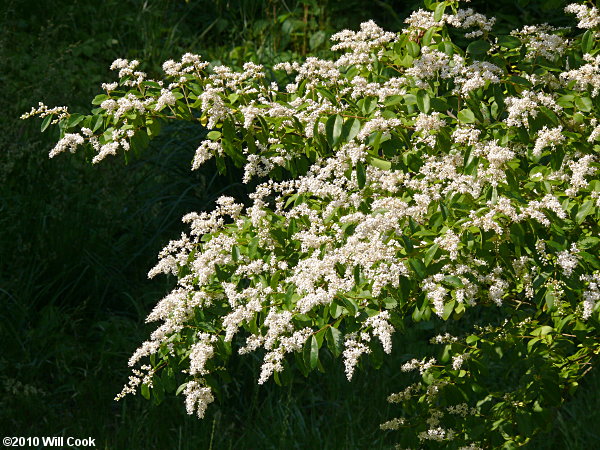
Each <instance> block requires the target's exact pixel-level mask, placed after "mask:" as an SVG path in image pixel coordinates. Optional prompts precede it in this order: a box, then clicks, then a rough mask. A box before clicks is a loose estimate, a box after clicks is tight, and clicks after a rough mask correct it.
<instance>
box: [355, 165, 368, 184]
mask: <svg viewBox="0 0 600 450" xmlns="http://www.w3.org/2000/svg"><path fill="white" fill-rule="evenodd" d="M356 181H357V182H358V187H359V188H361V189H362V188H364V187H365V184H366V182H367V171H366V169H365V165H364V164H363V163H362V161H358V162H357V163H356Z"/></svg>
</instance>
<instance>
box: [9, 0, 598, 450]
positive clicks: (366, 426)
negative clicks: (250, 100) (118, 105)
mask: <svg viewBox="0 0 600 450" xmlns="http://www.w3.org/2000/svg"><path fill="white" fill-rule="evenodd" d="M564 3H565V2H562V1H560V0H557V1H549V2H527V1H520V2H517V3H515V2H512V1H502V2H500V1H499V2H493V3H491V2H484V1H473V2H472V6H473V7H474V8H476V9H477V10H479V11H481V12H484V13H487V14H489V15H496V16H498V17H499V20H500V24H499V26H500V27H506V28H513V27H514V26H515V25H516V24H518V23H535V22H540V21H543V22H546V21H548V22H551V23H555V24H558V25H560V24H561V23H563V22H564V18H563V16H562V13H560V6H562V5H564ZM415 4H418V2H403V1H399V0H375V1H370V0H347V1H340V0H328V1H316V0H312V1H311V0H304V1H299V0H298V1H293V0H289V1H287V2H286V1H282V0H260V1H259V0H252V1H250V0H229V1H226V0H215V1H193V0H191V1H189V2H185V1H183V0H181V1H180V0H154V1H148V2H138V1H135V0H125V1H116V0H107V1H104V2H70V1H66V0H49V1H47V2H44V7H43V8H40V6H39V5H40V4H39V2H35V1H32V0H6V1H5V2H3V4H2V6H1V7H0V24H1V26H0V61H2V62H1V63H0V64H3V67H2V68H1V70H0V85H1V86H3V94H4V95H2V96H0V108H1V110H2V111H3V116H4V117H3V120H2V122H1V123H0V128H1V130H2V131H1V132H0V180H1V183H0V304H1V305H2V310H1V312H0V342H2V349H3V352H2V354H1V355H0V430H2V431H3V433H2V434H3V435H11V436H52V435H55V436H56V435H64V436H74V437H80V438H83V437H87V436H88V435H89V436H91V437H95V438H97V441H96V442H97V444H98V446H99V447H101V448H159V449H162V448H178V449H185V448H215V449H221V448H234V449H237V448H261V449H262V448H265V449H267V448H273V449H278V448H331V449H334V448H349V449H351V448H369V449H371V448H384V447H385V438H386V436H385V434H384V433H381V432H379V431H378V425H379V423H380V422H381V421H382V420H383V418H385V417H388V414H386V409H387V408H388V406H387V403H386V402H385V397H386V396H387V395H388V394H389V393H390V392H391V389H390V388H389V387H388V383H391V384H393V380H394V378H395V377H397V376H398V375H397V372H398V366H399V363H398V361H401V360H402V358H403V357H405V355H402V354H400V352H398V354H396V355H393V357H392V358H389V359H387V360H386V362H385V365H384V367H383V368H382V369H381V370H379V371H371V372H372V373H369V371H364V372H359V373H357V376H356V379H355V380H354V381H353V382H352V383H351V384H348V382H347V381H346V379H345V377H344V374H343V370H342V367H337V368H336V370H337V372H336V376H334V377H325V376H320V374H316V375H311V377H310V379H309V380H308V381H307V382H305V383H301V384H295V385H292V386H290V387H289V388H285V389H281V388H278V387H274V386H273V385H271V384H268V385H267V386H261V387H259V386H258V385H257V384H256V379H255V376H256V375H255V374H256V373H257V372H258V371H257V367H258V365H259V361H258V360H251V361H250V362H249V361H248V358H245V359H244V360H241V359H240V360H236V361H235V363H234V365H233V366H234V367H233V368H232V373H235V374H244V375H241V376H240V377H239V378H236V379H235V380H234V381H232V383H230V385H229V386H228V389H229V392H228V395H226V396H224V397H225V399H224V400H222V401H221V403H220V404H218V405H214V407H211V409H210V411H209V413H208V415H207V418H206V419H205V420H204V421H198V420H197V419H196V418H195V417H189V416H187V415H186V414H185V411H184V409H183V407H182V405H181V401H180V399H179V398H167V399H165V401H164V402H163V404H161V405H160V407H153V406H151V405H150V404H149V403H147V402H146V401H145V400H143V399H141V398H139V397H135V398H128V399H126V400H124V401H122V402H120V403H115V402H114V401H113V397H114V395H115V394H116V393H117V392H119V391H120V389H121V387H122V385H123V383H124V382H125V381H126V379H127V376H128V375H129V371H128V368H127V359H128V358H129V355H130V354H131V353H132V351H133V350H134V349H135V347H136V346H137V345H138V343H139V342H141V341H142V340H143V338H144V337H145V336H147V334H148V332H149V328H148V327H146V326H145V325H144V324H143V319H144V318H145V316H146V315H147V313H148V312H149V311H150V309H151V307H152V306H153V305H154V304H155V303H156V301H157V300H158V299H159V298H161V297H162V295H163V294H164V293H166V292H167V291H168V288H169V286H170V285H171V284H172V283H171V282H170V281H169V280H165V279H159V280H154V281H151V282H150V281H148V280H147V279H146V276H145V274H146V272H147V270H148V269H149V268H150V267H152V266H153V264H154V262H155V260H156V253H157V252H158V251H159V250H160V248H162V247H163V245H164V244H166V243H167V242H168V241H169V239H172V238H174V237H176V236H178V234H179V233H180V231H181V230H182V229H183V226H182V225H181V223H180V217H181V216H182V215H183V214H185V213H187V212H189V211H192V210H203V209H210V208H211V206H212V202H213V201H214V199H215V198H216V197H218V196H219V195H221V194H223V193H229V194H230V195H233V196H236V197H243V194H244V192H245V188H244V187H243V186H241V185H240V184H239V182H238V180H239V179H240V177H239V176H237V174H236V173H235V172H233V171H230V172H229V175H227V176H217V175H215V173H216V171H215V170H214V167H211V166H210V165H207V166H204V167H203V168H202V169H201V170H200V171H198V172H191V171H190V170H189V168H190V161H191V159H192V157H193V152H194V150H195V148H196V146H197V143H198V142H200V141H201V139H202V137H203V134H204V133H205V130H203V129H201V128H200V127H198V128H197V127H183V128H182V127H172V128H170V129H169V130H167V131H165V132H164V133H163V136H164V137H162V138H160V139H158V140H156V141H155V142H154V143H153V144H152V148H150V149H149V151H148V152H147V153H146V154H145V155H143V156H142V157H140V158H139V159H137V160H135V161H133V162H132V163H130V164H129V165H127V166H125V165H124V164H123V163H122V161H120V160H118V159H114V160H112V161H105V162H104V163H103V164H102V165H100V166H98V167H92V166H90V165H89V164H88V163H87V162H85V161H83V160H81V158H78V157H71V158H69V157H65V158H57V159H55V160H52V161H49V160H48V158H47V152H48V150H49V149H50V148H51V147H52V143H53V142H54V140H55V137H56V136H52V135H49V134H46V135H40V134H39V128H38V127H39V123H36V122H35V121H27V122H23V121H18V120H17V118H18V116H19V115H20V114H21V113H23V112H25V111H27V110H28V109H29V108H30V107H31V106H32V105H35V104H37V101H44V102H45V103H46V104H48V105H55V104H56V105H62V104H65V103H66V104H67V105H68V106H70V107H71V108H72V109H73V110H77V109H79V110H86V109H87V108H89V106H88V101H89V99H90V98H92V97H93V96H94V94H95V93H97V91H98V89H99V84H100V83H101V82H102V81H108V80H111V79H112V78H111V75H110V74H109V71H108V66H109V65H110V63H111V61H112V60H114V59H115V58H117V57H129V58H137V59H140V60H141V61H144V64H145V65H146V66H145V69H146V70H147V71H148V72H149V73H155V72H157V71H158V70H159V68H160V65H161V63H162V62H163V61H164V60H166V59H169V58H173V57H178V56H179V55H180V54H182V53H184V52H187V51H192V52H197V53H200V54H202V55H204V56H205V57H206V58H207V59H209V60H213V61H215V63H220V62H223V63H228V64H234V65H239V64H240V63H241V62H243V61H245V60H248V59H253V60H256V61H260V62H265V63H272V62H276V61H279V60H286V59H290V58H292V57H293V56H297V55H299V56H304V55H307V54H315V53H316V54H319V52H325V50H324V49H325V48H326V47H327V38H328V36H329V35H330V34H331V33H333V32H334V31H336V30H339V29H341V28H345V27H347V28H356V27H357V26H358V24H359V23H360V22H362V21H364V20H368V19H374V20H375V21H376V22H378V23H379V24H380V25H382V26H383V27H384V28H387V29H390V30H397V29H399V28H400V27H401V24H402V21H403V18H404V17H405V16H406V15H407V14H408V12H410V11H412V10H413V9H414V6H415ZM552 8H554V9H552ZM557 11H558V12H557ZM171 281H172V280H171ZM599 390H600V376H599V375H598V374H597V373H592V374H591V376H590V377H588V378H587V379H586V380H585V381H584V383H583V384H582V386H581V389H580V390H579V391H578V393H577V394H576V396H575V398H574V399H573V400H572V401H571V402H570V403H569V404H567V405H565V406H564V408H562V409H561V410H560V411H559V412H558V414H557V417H556V420H555V422H554V425H553V427H552V431H551V432H550V434H548V435H546V436H542V437H540V438H539V439H538V440H536V441H535V444H532V447H531V448H560V449H563V448H565V449H583V448H594V447H600V435H599V434H598V433H596V432H594V431H593V430H595V424H596V422H597V420H598V410H599V409H600V408H599V407H598V396H597V395H596V393H597V392H598V391H599ZM349 391H350V392H351V394H350V395H348V392H349Z"/></svg>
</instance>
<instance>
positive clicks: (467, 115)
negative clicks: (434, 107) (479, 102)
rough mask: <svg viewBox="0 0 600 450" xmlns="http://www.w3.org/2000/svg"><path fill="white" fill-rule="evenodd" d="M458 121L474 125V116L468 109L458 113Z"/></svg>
mask: <svg viewBox="0 0 600 450" xmlns="http://www.w3.org/2000/svg"><path fill="white" fill-rule="evenodd" d="M458 120H460V121H461V122H464V123H474V122H475V114H473V111H471V110H470V109H463V110H461V111H460V112H459V113H458Z"/></svg>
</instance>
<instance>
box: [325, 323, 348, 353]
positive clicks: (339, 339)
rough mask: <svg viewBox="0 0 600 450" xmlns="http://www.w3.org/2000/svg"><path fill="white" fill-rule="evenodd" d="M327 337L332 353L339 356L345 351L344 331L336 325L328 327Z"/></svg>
mask: <svg viewBox="0 0 600 450" xmlns="http://www.w3.org/2000/svg"><path fill="white" fill-rule="evenodd" d="M325 339H326V340H327V347H328V348H329V350H331V353H332V354H333V356H335V357H336V358H337V357H339V356H340V355H341V354H342V352H343V351H344V336H343V335H342V332H341V331H340V330H338V329H337V328H334V327H329V328H327V332H326V333H325Z"/></svg>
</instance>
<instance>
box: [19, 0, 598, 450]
mask: <svg viewBox="0 0 600 450" xmlns="http://www.w3.org/2000/svg"><path fill="white" fill-rule="evenodd" d="M426 6H427V7H428V8H429V10H428V11H426V10H419V11H416V12H415V13H413V14H412V15H411V16H410V17H409V18H408V19H407V20H406V23H407V28H406V29H405V30H403V31H402V32H401V33H391V32H385V31H383V30H382V29H380V28H379V27H378V26H377V25H375V23H373V22H367V23H364V24H362V25H361V28H360V30H359V31H356V32H355V31H348V30H345V31H342V32H340V33H337V34H335V35H334V36H333V37H332V40H333V42H334V45H333V47H332V50H334V51H341V55H340V56H339V58H338V59H335V60H320V59H317V58H314V57H309V58H307V59H306V61H304V62H302V63H300V62H291V63H283V64H278V65H277V66H275V67H274V70H275V72H276V75H274V76H270V75H268V73H267V72H266V71H265V69H264V68H263V67H262V66H260V65H256V64H253V63H247V64H246V65H245V66H244V71H243V72H236V71H233V70H231V69H229V68H228V67H224V66H219V67H210V66H209V64H208V63H207V62H204V61H202V60H201V59H200V57H198V56H197V55H192V54H186V55H184V56H183V57H182V58H181V60H180V61H167V62H165V64H164V65H163V69H164V71H165V79H164V80H158V81H157V80H150V79H148V78H147V76H146V74H145V73H143V72H141V71H139V70H138V62H137V61H128V60H117V61H115V62H114V63H113V65H112V69H114V70H116V71H118V74H119V81H118V82H114V83H109V84H104V85H103V88H104V90H105V91H106V93H105V94H102V95H99V96H97V97H96V98H95V99H94V101H93V104H95V105H97V108H96V109H95V110H93V112H92V114H91V115H79V114H70V113H69V112H68V111H67V110H66V109H65V108H57V109H48V108H46V107H45V106H44V105H40V108H38V109H34V110H32V112H31V113H30V114H26V115H25V116H29V115H34V114H39V115H41V116H42V117H44V122H43V124H42V130H44V129H45V128H47V127H48V126H49V125H50V123H58V125H59V127H60V131H61V136H62V137H61V139H60V141H59V142H58V143H57V145H56V147H55V148H54V149H53V150H52V151H51V153H50V156H55V155H57V154H59V153H62V152H65V151H67V150H68V151H70V152H74V151H76V150H77V149H78V148H80V147H84V148H86V149H87V151H88V152H90V154H91V155H93V156H92V162H94V163H97V162H99V161H101V160H102V159H104V158H105V157H107V156H109V155H115V154H117V152H119V151H123V152H124V153H125V154H127V153H128V152H132V151H133V152H137V151H140V150H141V149H143V148H144V147H145V146H146V145H147V142H148V140H149V139H151V138H152V137H154V136H155V135H156V134H157V133H158V132H159V130H160V125H161V123H163V122H165V121H168V120H185V121H191V122H194V123H199V124H202V125H203V126H205V127H207V128H208V129H210V130H211V131H210V132H209V133H208V136H207V140H205V141H203V142H201V143H200V145H199V147H198V149H197V151H196V154H195V156H194V159H193V162H192V168H193V169H196V168H197V167H199V166H200V165H202V164H203V163H204V162H205V161H207V160H208V159H210V158H215V159H216V163H217V167H219V168H220V170H225V168H226V164H225V161H226V160H230V161H232V162H233V163H234V164H236V165H238V166H240V167H243V168H244V177H243V181H244V182H246V183H248V182H250V181H251V180H252V179H254V178H257V179H258V182H257V186H256V189H255V190H254V192H253V193H252V194H251V195H250V203H251V204H250V206H247V207H244V205H242V204H241V203H236V201H235V200H234V199H233V198H230V197H221V198H220V199H219V200H218V202H217V206H216V208H215V209H214V211H212V212H210V213H200V214H197V213H191V214H188V215H186V216H185V217H184V218H183V220H184V222H187V223H189V224H190V231H189V233H187V234H184V235H182V236H181V238H180V239H178V240H174V241H172V242H170V243H169V245H167V247H165V249H163V251H162V252H161V253H160V259H159V262H158V264H157V265H156V267H154V268H153V269H152V270H151V271H150V273H149V276H150V277H153V276H155V275H157V274H160V273H170V274H173V275H176V276H177V278H178V284H177V286H176V288H175V289H174V290H173V291H172V292H171V293H170V294H169V295H167V296H166V297H165V298H164V299H162V300H161V301H160V302H159V303H158V304H157V306H156V307H155V308H154V310H153V311H152V312H151V313H150V315H149V316H148V319H147V320H148V321H157V322H159V323H160V325H159V326H158V328H157V329H156V330H155V331H154V332H153V333H152V335H151V336H150V339H149V340H148V341H146V342H144V343H143V344H142V345H141V347H140V348H139V349H138V350H137V351H136V352H135V353H134V355H133V356H132V357H131V359H130V365H131V366H132V367H138V365H139V364H140V362H141V361H142V360H143V359H145V358H148V359H149V362H148V363H146V364H144V365H141V366H139V368H135V369H134V375H133V376H132V377H131V378H130V382H129V383H128V384H127V385H126V386H125V388H124V389H123V391H122V393H121V394H119V395H118V396H117V398H121V397H122V396H124V395H125V394H127V393H133V392H135V391H136V390H137V389H138V388H139V389H141V392H142V395H144V396H146V397H149V396H150V395H154V396H155V397H156V398H158V399H160V398H162V397H163V396H164V393H165V391H166V392H172V391H175V390H176V391H177V393H181V392H183V394H184V395H185V398H186V408H187V411H188V412H189V413H190V414H193V413H196V414H197V415H198V417H200V418H202V417H203V416H204V414H205V411H206V409H207V407H208V406H209V405H210V403H212V402H213V401H214V400H215V395H217V394H218V392H219V386H221V385H222V384H223V383H224V382H226V380H227V378H228V376H229V374H228V373H227V362H228V359H229V358H230V355H231V354H232V352H234V351H235V352H237V353H239V354H246V353H250V352H259V353H260V355H261V356H262V358H263V363H262V367H261V371H260V374H258V383H265V382H267V380H269V379H270V378H271V377H273V378H274V380H275V382H276V383H279V384H285V383H289V382H290V377H291V376H292V374H293V372H294V371H295V370H297V371H299V372H301V373H303V374H305V375H307V374H308V373H309V372H310V371H312V370H315V369H323V358H324V356H325V355H327V354H330V355H332V356H333V357H341V358H342V360H343V363H344V366H345V372H346V375H347V378H348V379H349V380H351V379H352V377H353V374H354V373H355V371H356V369H357V367H359V366H360V365H361V364H367V363H370V364H372V365H374V366H376V367H377V366H379V365H380V364H381V362H382V358H383V355H384V354H385V353H391V352H392V347H393V345H396V346H398V345H400V346H402V347H403V348H404V349H405V352H407V353H409V354H410V353H411V352H412V351H413V347H414V348H421V347H417V346H415V344H416V343H415V341H412V342H411V337H412V338H414V336H415V334H414V333H412V332H411V330H416V329H418V330H421V331H423V330H424V331H425V333H429V334H430V336H429V337H430V339H431V346H430V347H429V348H430V351H428V352H425V353H424V354H419V355H417V354H414V355H413V356H415V357H414V358H408V359H407V361H406V362H405V364H404V365H403V366H402V367H401V370H402V371H403V372H410V374H408V375H407V379H408V378H409V377H413V378H414V379H413V381H414V383H412V384H410V385H408V386H407V387H405V388H404V389H403V390H402V391H401V392H398V393H395V394H392V395H390V397H389V399H388V400H389V401H390V402H392V403H398V404H400V406H401V408H399V409H398V413H399V417H397V418H393V419H392V420H389V421H387V422H385V423H384V424H382V429H387V430H402V432H401V433H398V439H399V440H400V444H399V445H400V446H402V447H403V448H404V447H414V446H423V445H426V446H439V447H440V448H446V447H447V448H459V447H461V448H469V449H475V448H482V447H485V448H489V447H499V446H505V447H507V448H512V447H514V446H518V445H522V444H525V443H527V442H528V441H529V439H530V438H531V437H532V435H533V434H534V433H535V432H537V431H538V430H540V429H543V428H544V427H546V426H547V424H549V423H550V421H549V419H550V418H551V417H552V413H553V411H554V410H555V408H556V407H557V406H558V405H560V403H561V402H562V401H563V399H564V398H565V396H566V395H567V394H568V393H570V392H572V390H573V389H574V388H575V387H576V386H577V381H578V380H579V379H580V378H581V377H582V376H583V375H584V374H585V373H587V372H588V371H589V369H590V367H591V363H592V362H593V361H594V360H595V359H594V358H595V356H596V354H597V353H598V352H599V351H600V345H599V342H598V325H599V323H598V319H599V317H598V308H597V307H596V306H597V302H598V300H600V258H599V257H598V252H599V250H600V237H599V236H598V234H599V230H600V227H599V225H600V222H599V221H600V180H599V179H598V167H599V165H598V157H597V155H598V149H599V148H600V147H599V146H598V145H597V144H596V141H597V140H598V138H599V137H600V124H598V121H597V114H598V111H599V109H600V96H599V95H598V94H599V93H600V45H599V44H598V42H597V34H596V33H597V30H598V27H599V25H600V15H599V13H598V10H597V9H596V8H589V7H587V6H584V5H580V4H572V5H570V6H568V7H567V8H566V12H567V13H573V14H576V16H577V19H578V21H579V23H578V27H579V28H582V29H583V30H581V31H585V32H583V33H582V32H580V31H577V30H569V29H555V28H552V27H550V26H548V25H540V26H526V27H524V28H523V29H521V30H515V31H513V32H512V33H510V35H502V36H499V35H494V34H493V24H494V19H490V18H487V17H485V16H483V15H481V14H477V13H475V12H474V11H473V10H471V9H459V6H458V2H456V1H451V0H448V1H444V2H431V1H430V2H426ZM459 44H460V45H459ZM178 385H179V387H177V386H178Z"/></svg>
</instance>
